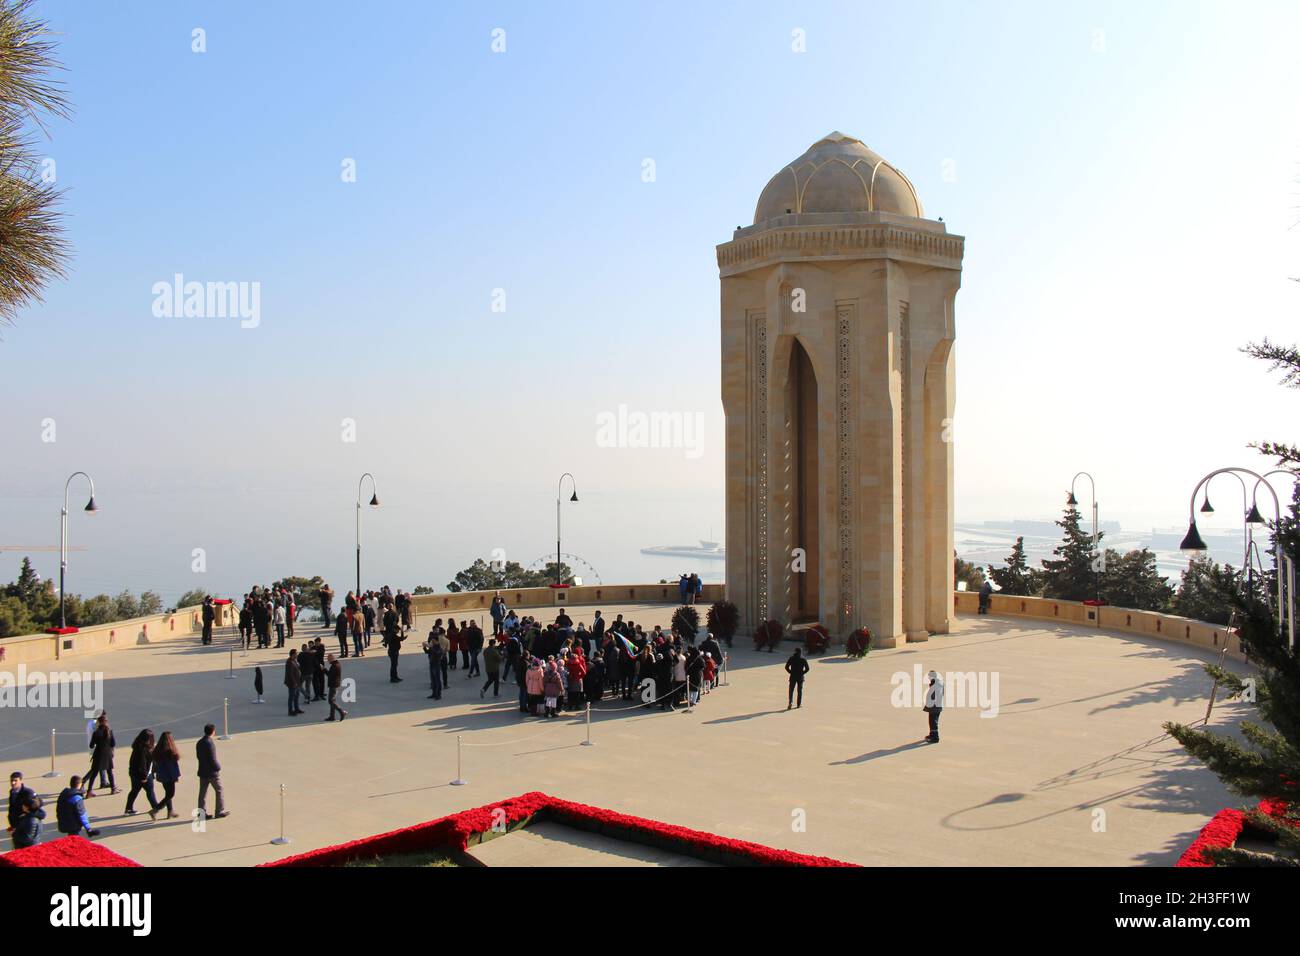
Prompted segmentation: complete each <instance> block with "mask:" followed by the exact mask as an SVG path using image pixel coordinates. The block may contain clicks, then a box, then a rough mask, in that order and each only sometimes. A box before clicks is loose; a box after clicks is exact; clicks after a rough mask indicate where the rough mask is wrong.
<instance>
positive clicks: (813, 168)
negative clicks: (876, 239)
mask: <svg viewBox="0 0 1300 956" xmlns="http://www.w3.org/2000/svg"><path fill="white" fill-rule="evenodd" d="M806 212H891V213H896V214H898V215H900V216H914V217H916V218H918V219H921V218H924V216H925V213H924V212H923V210H922V209H921V199H920V197H919V196H917V195H916V189H915V188H914V187H913V186H912V184H911V183H910V182H908V179H907V177H906V176H904V175H903V174H902V173H901V172H899V170H897V169H895V168H894V167H893V166H891V165H889V163H887V162H885V161H884V160H883V159H881V158H880V157H879V156H877V155H876V154H875V153H873V152H872V151H871V150H869V149H867V147H866V146H865V145H863V143H862V141H861V140H858V139H854V138H853V137H852V136H845V135H844V134H843V133H838V132H836V133H830V134H828V135H826V136H824V137H822V138H821V139H819V140H818V141H817V142H815V143H813V144H812V145H811V146H810V147H808V151H807V152H806V153H804V154H803V155H802V156H800V157H799V158H798V159H796V160H795V161H794V162H792V163H791V164H790V165H789V166H787V167H785V169H783V170H781V171H780V172H779V173H777V174H776V175H775V176H773V177H772V180H771V182H769V183H768V184H767V186H766V188H764V190H763V194H762V195H761V196H759V197H758V206H757V208H756V209H755V210H754V222H755V223H760V222H762V221H763V220H765V219H772V218H773V217H775V216H784V215H786V214H787V213H806Z"/></svg>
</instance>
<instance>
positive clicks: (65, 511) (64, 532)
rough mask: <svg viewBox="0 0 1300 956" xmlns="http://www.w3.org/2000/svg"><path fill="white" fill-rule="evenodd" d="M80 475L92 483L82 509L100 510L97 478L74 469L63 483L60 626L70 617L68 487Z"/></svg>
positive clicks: (60, 552)
mask: <svg viewBox="0 0 1300 956" xmlns="http://www.w3.org/2000/svg"><path fill="white" fill-rule="evenodd" d="M78 475H81V477H83V478H85V479H86V481H87V482H89V483H90V500H89V501H88V502H86V507H85V508H84V509H82V510H84V511H87V512H89V513H90V514H94V513H95V512H96V511H98V510H99V508H98V506H97V505H96V504H95V479H93V478H91V477H90V475H88V474H86V473H85V472H84V471H74V472H73V473H72V474H70V475H69V476H68V480H67V481H66V482H64V484H63V511H62V513H61V514H60V516H59V627H60V628H66V627H67V626H68V619H67V617H66V615H65V614H64V601H63V598H64V577H65V576H66V574H67V571H68V489H69V488H70V487H71V486H72V479H73V478H76V477H77V476H78Z"/></svg>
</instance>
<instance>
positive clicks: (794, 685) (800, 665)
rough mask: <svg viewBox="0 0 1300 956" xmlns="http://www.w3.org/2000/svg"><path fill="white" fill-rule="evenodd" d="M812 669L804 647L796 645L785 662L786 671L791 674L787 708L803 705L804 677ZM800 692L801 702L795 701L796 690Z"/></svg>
mask: <svg viewBox="0 0 1300 956" xmlns="http://www.w3.org/2000/svg"><path fill="white" fill-rule="evenodd" d="M809 670H810V668H809V665H808V661H807V660H805V659H804V656H803V651H802V649H800V648H798V647H796V648H795V649H794V653H793V654H791V655H790V659H789V660H788V661H786V662H785V672H786V673H787V674H789V675H790V696H789V700H788V701H787V702H786V705H785V709H786V710H789V709H790V708H791V707H802V706H803V679H804V677H805V676H806V675H807V674H808V671H809ZM796 689H797V690H798V692H799V703H798V704H796V703H795V690H796Z"/></svg>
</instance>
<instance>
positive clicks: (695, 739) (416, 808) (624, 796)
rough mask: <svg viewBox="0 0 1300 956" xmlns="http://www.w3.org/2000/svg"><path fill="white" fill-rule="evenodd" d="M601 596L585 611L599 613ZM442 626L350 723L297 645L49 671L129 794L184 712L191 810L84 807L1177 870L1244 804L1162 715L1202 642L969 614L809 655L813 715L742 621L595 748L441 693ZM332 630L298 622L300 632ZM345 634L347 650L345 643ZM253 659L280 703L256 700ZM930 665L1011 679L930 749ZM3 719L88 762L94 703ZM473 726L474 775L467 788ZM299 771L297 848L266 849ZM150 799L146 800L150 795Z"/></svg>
mask: <svg viewBox="0 0 1300 956" xmlns="http://www.w3.org/2000/svg"><path fill="white" fill-rule="evenodd" d="M592 610H593V609H591V608H574V609H572V610H571V611H570V613H571V614H572V616H573V618H574V620H575V621H588V622H589V621H590V619H591V611H592ZM602 610H603V611H604V612H605V615H606V618H607V619H608V620H612V619H613V615H614V614H616V613H623V614H624V615H625V616H626V617H628V618H630V619H632V620H635V621H636V622H637V623H640V624H642V625H644V626H646V627H647V628H649V627H650V626H652V625H654V624H662V625H665V626H667V625H668V623H669V618H670V615H671V613H672V610H673V608H672V606H665V605H656V606H644V605H642V606H624V607H615V606H609V605H605V606H603V607H602ZM543 619H544V620H545V617H544V618H543ZM430 623H431V621H430V620H428V619H424V618H422V619H421V620H420V622H419V624H420V627H419V628H418V629H417V630H416V631H415V632H413V633H412V635H411V638H410V639H408V641H407V643H406V647H407V651H406V653H404V654H403V655H402V660H401V672H402V675H403V677H404V678H405V680H404V682H403V683H400V684H390V683H389V682H388V660H387V658H386V657H385V656H384V655H383V649H382V648H380V647H379V644H378V638H376V639H375V642H374V643H373V644H372V647H371V650H370V652H369V654H368V656H367V657H366V658H364V659H362V660H355V659H352V658H349V659H347V660H345V661H344V662H343V664H344V676H345V677H347V678H354V679H355V680H356V683H357V699H356V701H355V702H353V703H349V704H345V706H346V707H347V708H348V709H349V710H350V712H351V716H350V717H349V718H348V719H347V720H346V721H344V722H343V723H341V724H340V723H332V724H326V723H324V722H323V718H324V717H325V715H326V709H327V708H326V705H325V704H323V703H322V704H312V705H311V706H309V707H306V708H305V709H306V710H307V715H306V716H304V717H297V718H290V717H288V716H287V715H286V706H285V700H284V696H285V695H284V693H283V687H282V672H283V666H282V661H283V657H282V654H283V653H284V652H282V651H276V650H263V651H251V652H249V653H248V654H247V656H244V655H243V654H242V653H241V652H240V651H238V650H237V651H236V652H235V654H234V666H235V672H236V675H237V676H236V679H234V680H228V679H227V677H226V675H227V671H228V665H229V662H230V655H229V653H228V651H229V648H230V647H232V646H234V645H233V637H232V636H231V632H224V633H219V635H218V639H217V644H216V645H215V646H213V647H202V646H200V645H199V643H198V640H197V638H195V639H194V640H192V641H185V642H180V641H175V642H169V643H163V644H158V645H154V646H151V647H137V648H131V649H125V650H117V651H112V652H109V653H105V654H100V655H93V656H85V657H77V658H72V659H69V660H67V661H64V662H62V663H60V664H57V665H56V664H51V665H47V666H46V668H43V669H49V670H56V669H62V670H68V669H72V668H76V669H78V670H84V671H102V672H103V673H104V678H105V700H106V706H107V709H108V711H109V715H110V718H111V722H112V726H113V728H114V731H115V733H116V737H117V742H118V748H117V756H116V771H117V779H118V783H119V786H122V787H123V788H124V789H125V787H126V786H127V774H126V767H127V759H128V756H129V746H130V742H131V739H132V738H133V737H134V735H135V733H136V732H137V731H138V730H139V729H140V728H141V727H146V726H147V727H151V728H152V729H153V730H154V731H155V732H156V733H161V732H162V731H164V730H168V729H170V730H173V731H174V732H175V733H176V735H177V739H178V743H179V744H180V747H181V751H182V773H183V775H184V776H183V778H182V780H181V782H180V785H179V789H178V798H177V809H178V812H180V813H181V814H182V816H181V817H180V818H179V819H176V820H172V821H163V820H159V821H158V822H151V821H150V820H149V818H148V816H147V815H146V814H144V813H140V814H139V815H138V816H135V817H126V816H123V815H122V809H123V805H124V799H125V792H124V793H123V794H122V795H120V796H116V797H109V796H106V795H101V796H97V797H95V798H94V799H92V800H88V801H87V809H88V812H89V814H90V816H91V818H92V821H93V823H94V825H95V826H98V827H101V828H102V829H103V835H102V837H101V842H102V843H104V845H106V846H108V847H110V848H112V849H113V850H116V851H118V852H120V853H123V854H125V855H126V856H129V857H131V858H133V859H135V860H138V861H140V862H141V863H144V864H147V865H155V866H186V865H195V864H198V865H222V866H248V865H252V864H256V863H262V862H265V861H268V860H273V859H277V858H279V857H281V856H285V855H288V854H290V853H297V852H302V851H305V850H309V849H313V848H316V847H320V846H326V845H329V844H332V843H337V842H340V841H344V840H349V839H354V838H358V837H363V836H366V835H369V834H374V833H379V832H382V831H385V830H390V829H393V828H396V827H400V826H405V825H409V824H413V823H418V822H421V821H425V820H429V819H432V818H435V817H438V816H442V815H444V814H447V813H450V812H453V811H457V810H461V809H465V808H468V807H472V806H478V805H480V804H485V803H489V802H492V801H495V800H499V799H502V798H505V797H509V796H514V795H516V794H519V793H523V792H526V791H529V790H541V791H545V792H547V793H550V794H553V795H555V796H558V797H562V798H565V799H568V800H574V801H578V802H582V803H589V804H594V805H597V806H601V807H606V808H609V809H612V810H619V811H623V812H626V813H632V814H637V815H641V816H646V817H651V818H653V819H656V820H660V821H664V822H668V823H676V824H681V825H684V826H690V827H695V828H698V829H701V830H709V831H714V832H717V833H720V834H722V835H724V836H728V837H733V838H738V839H746V840H754V841H757V842H760V843H764V844H768V845H771V846H774V847H780V848H784V849H790V850H797V851H800V852H805V853H813V854H821V855H826V856H833V857H837V858H840V859H844V860H849V861H852V862H856V863H862V864H868V865H899V864H916V865H951V866H963V865H1020V866H1051V865H1112V864H1118V865H1127V864H1159V865H1168V864H1172V863H1173V862H1174V861H1175V860H1176V859H1177V856H1178V854H1179V853H1180V851H1181V850H1182V849H1183V848H1184V847H1185V846H1186V845H1187V843H1188V842H1190V840H1191V839H1192V838H1193V837H1194V836H1195V834H1196V832H1197V830H1198V829H1199V828H1200V827H1201V826H1202V825H1204V823H1205V822H1206V821H1207V820H1208V818H1209V817H1210V816H1211V815H1212V814H1213V813H1214V812H1215V811H1216V810H1218V809H1220V808H1221V807H1223V806H1225V805H1228V806H1230V805H1236V804H1238V803H1239V802H1240V801H1239V800H1238V799H1236V798H1234V797H1233V796H1231V795H1230V794H1229V793H1228V792H1227V791H1226V790H1225V789H1224V788H1223V786H1222V785H1221V784H1220V783H1219V782H1218V780H1217V779H1216V778H1215V777H1214V776H1213V775H1212V774H1211V773H1210V772H1209V771H1207V770H1206V769H1204V768H1203V767H1202V766H1201V765H1200V764H1199V763H1197V762H1196V761H1194V760H1192V759H1190V758H1188V757H1187V756H1185V755H1184V754H1183V752H1182V750H1181V748H1180V747H1179V746H1178V745H1177V744H1176V743H1174V742H1173V741H1171V740H1169V739H1168V738H1165V737H1163V734H1162V731H1161V729H1160V725H1161V723H1162V722H1163V721H1165V720H1169V719H1175V720H1180V721H1183V722H1192V721H1195V720H1198V719H1200V718H1202V717H1203V716H1204V714H1205V708H1206V702H1207V699H1208V694H1209V690H1210V687H1209V685H1210V682H1209V679H1208V678H1207V677H1206V676H1205V674H1204V672H1203V671H1202V669H1201V665H1202V664H1203V663H1204V662H1206V661H1209V660H1211V659H1215V658H1216V657H1217V655H1213V654H1211V653H1210V652H1203V651H1199V650H1197V649H1195V648H1192V647H1189V646H1185V645H1182V644H1173V643H1166V642H1162V641H1157V640H1148V639H1143V638H1140V637H1134V636H1129V635H1126V636H1118V635H1110V634H1107V633H1105V632H1098V631H1097V630H1095V629H1088V628H1082V627H1075V626H1071V625H1057V624H1052V623H1048V622H1036V621H1026V620H1016V619H1007V618H997V617H969V616H962V617H958V618H957V619H956V627H955V629H954V631H953V633H952V634H950V635H946V636H941V637H936V638H934V639H932V640H931V641H929V642H928V643H921V644H910V645H905V646H902V647H899V648H896V649H891V650H880V651H873V652H872V653H871V654H870V655H869V656H868V657H867V658H866V659H865V660H862V661H852V660H849V659H846V658H845V657H843V656H840V655H838V654H832V655H831V656H822V657H816V658H814V659H813V664H812V671H811V673H810V674H809V678H808V683H807V690H806V696H805V704H804V707H803V709H802V710H795V711H789V712H787V711H786V709H785V694H786V686H785V685H786V681H785V674H784V672H783V670H782V668H781V664H782V663H783V661H784V658H785V655H786V654H788V653H789V651H788V650H786V651H785V653H781V652H778V653H776V654H769V653H765V652H764V653H759V652H755V651H753V650H752V649H751V644H750V642H749V641H748V640H747V639H746V640H739V639H738V640H737V642H736V647H735V648H734V649H733V650H732V651H731V661H730V669H729V671H728V681H729V683H728V686H725V687H722V688H719V689H718V690H716V691H714V692H713V693H712V694H710V695H708V696H706V697H705V698H704V700H703V702H702V704H701V705H700V706H699V707H697V708H696V709H695V711H694V712H693V713H684V712H673V713H665V712H660V711H658V710H654V711H649V710H644V709H641V708H639V707H637V708H632V709H620V708H622V707H625V706H626V705H624V704H623V703H622V702H614V701H608V702H606V703H604V704H602V705H601V706H600V707H598V708H596V710H595V711H594V714H595V716H594V717H593V720H592V727H591V737H592V739H593V741H595V746H592V747H584V746H581V743H582V741H583V740H584V738H585V736H586V730H585V728H584V726H583V721H582V719H581V717H580V716H576V715H575V716H573V717H568V716H566V717H565V718H563V719H560V720H552V721H549V722H546V721H542V720H537V719H528V718H524V717H522V716H521V715H520V714H519V712H518V709H517V704H516V694H515V688H514V686H513V683H512V684H511V685H510V686H509V687H503V688H502V696H501V698H500V699H499V700H493V699H492V697H491V696H490V695H489V697H488V698H487V699H486V700H480V699H479V686H480V685H481V683H482V682H481V680H479V679H475V680H473V681H471V680H467V679H466V678H465V676H464V671H455V672H453V673H452V676H451V688H450V689H449V690H448V691H446V692H445V693H444V696H443V700H442V701H440V702H437V703H436V706H429V705H430V704H434V703H435V702H433V701H429V700H426V699H425V698H426V695H427V693H428V690H427V667H426V666H425V658H424V655H423V654H422V653H420V650H419V645H420V642H421V640H422V635H423V632H424V631H425V630H427V628H428V626H429V624H430ZM318 632H319V633H321V634H324V633H325V632H324V631H323V630H321V629H319V628H318V627H314V626H307V627H300V628H299V634H298V643H301V641H302V640H303V639H304V637H305V636H306V635H313V636H314V635H315V634H316V633H318ZM326 645H327V647H333V646H335V645H334V640H333V638H332V637H329V638H327V639H326ZM789 647H793V645H789ZM257 664H260V665H262V667H263V674H264V678H265V685H266V703H265V704H263V705H255V704H252V703H250V699H251V697H252V683H253V680H252V674H253V672H252V667H253V666H254V665H257ZM1229 666H1233V667H1236V668H1239V669H1241V668H1244V665H1234V664H1230V665H1229ZM917 667H919V668H920V670H921V672H922V673H923V672H925V671H927V670H929V669H935V670H938V671H940V672H943V673H950V672H984V673H985V674H994V673H995V674H996V675H997V678H998V681H999V688H998V689H999V692H1000V693H999V702H998V703H999V708H998V713H997V716H996V717H991V718H984V717H981V716H980V710H979V709H978V708H975V707H969V708H956V707H952V706H951V704H952V703H953V700H952V694H953V689H952V688H951V687H950V689H949V695H950V697H949V704H950V706H949V708H948V709H947V710H945V712H944V714H943V722H942V743H940V744H938V745H935V746H929V745H926V744H924V743H923V742H921V738H922V737H923V736H924V734H925V730H926V722H925V715H924V714H923V713H922V712H921V711H920V709H919V707H912V708H903V707H896V706H893V705H892V703H891V692H893V690H894V688H893V687H892V686H891V675H894V674H895V673H896V672H902V673H905V674H907V675H908V676H909V677H910V675H911V674H912V673H913V672H914V668H917ZM225 697H229V698H230V730H231V733H232V734H233V738H232V739H231V740H228V741H222V742H219V744H218V747H219V756H220V759H221V763H222V766H223V772H222V779H223V781H224V784H225V789H226V793H227V798H228V803H229V806H230V808H231V810H232V815H231V816H230V817H229V818H227V819H224V820H219V821H216V820H214V821H209V823H208V824H207V827H206V831H204V832H194V830H193V828H192V827H191V823H190V819H189V816H188V814H189V812H190V811H191V810H192V809H193V807H194V800H195V796H196V791H197V783H198V781H197V780H196V778H195V775H194V767H195V761H194V741H195V739H196V737H197V736H198V734H200V733H201V731H202V726H203V724H204V722H205V721H207V720H211V721H213V722H214V723H216V724H217V725H218V728H220V726H221V712H222V711H221V705H222V699H223V698H225ZM1243 713H1244V705H1235V704H1228V705H1223V704H1219V705H1218V706H1216V708H1215V711H1214V719H1213V721H1212V723H1214V724H1216V725H1229V726H1230V725H1235V724H1236V723H1237V722H1238V720H1239V718H1240V717H1241V716H1243ZM0 721H3V723H2V724H0V759H2V761H3V765H4V770H5V771H6V772H7V771H9V770H12V769H22V770H23V771H24V772H25V773H26V775H27V777H28V781H29V783H30V784H31V785H32V786H33V787H34V788H35V789H36V790H37V792H38V793H40V794H41V795H42V796H43V797H46V798H51V797H53V796H54V795H55V794H57V791H58V790H59V789H60V788H62V787H63V786H65V785H66V782H67V777H68V776H70V775H71V774H73V773H78V774H80V773H84V772H85V770H86V768H87V766H88V765H89V759H88V757H87V754H86V750H85V736H84V724H85V721H84V719H83V718H82V717H81V714H80V711H73V710H53V711H52V710H30V709H17V710H6V711H4V712H2V713H0ZM52 726H53V727H56V728H57V729H58V730H59V731H61V732H62V733H61V735H60V737H59V756H58V757H57V761H56V767H57V770H58V773H59V775H58V777H57V778H56V779H52V780H51V779H46V778H43V777H42V776H41V774H43V773H44V772H45V771H47V770H48V769H49V731H50V728H51V727H52ZM458 735H459V736H461V737H462V739H463V742H464V744H465V745H466V746H465V747H464V749H463V751H462V757H463V763H462V766H461V769H460V771H459V772H460V774H461V776H462V777H463V778H465V779H466V780H467V781H468V784H467V785H465V786H451V785H450V781H451V780H452V779H453V778H455V777H456V776H457V763H456V757H457V736H458ZM281 784H283V785H284V786H285V788H286V793H287V800H286V822H285V827H286V831H287V834H288V836H289V837H290V839H291V840H292V843H291V844H290V845H289V846H287V847H279V846H272V845H271V843H270V840H271V838H272V837H274V836H276V834H277V832H278V827H279V816H278V794H279V788H280V785H281ZM99 793H100V794H106V791H99ZM137 806H138V807H145V808H146V809H147V804H146V803H145V802H144V801H143V800H141V801H140V802H139V804H138V805H137ZM209 809H211V807H209ZM51 810H52V807H51ZM1097 810H1101V811H1104V813H1097V812H1095V811H1097ZM52 816H53V815H52V813H51V820H50V821H49V825H47V828H46V837H47V839H48V838H53V836H54V835H55V834H54V827H53V820H52ZM801 824H802V825H801ZM533 842H534V843H535V844H536V845H537V846H539V847H540V846H543V844H542V843H540V842H539V841H533ZM516 846H517V848H518V849H519V850H520V851H521V852H522V851H527V850H528V848H527V847H525V846H524V845H523V844H516ZM503 849H504V848H503ZM598 856H599V854H598V853H595V852H594V851H593V854H592V859H596V858H598Z"/></svg>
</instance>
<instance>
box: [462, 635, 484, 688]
mask: <svg viewBox="0 0 1300 956" xmlns="http://www.w3.org/2000/svg"><path fill="white" fill-rule="evenodd" d="M466 631H467V633H466V634H465V646H466V648H467V649H468V650H469V673H468V674H466V675H465V677H466V679H468V678H470V677H482V676H483V674H482V671H481V670H479V666H478V657H479V655H480V654H482V653H483V629H482V628H480V627H479V626H478V622H477V621H470V622H469V627H468V628H466Z"/></svg>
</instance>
